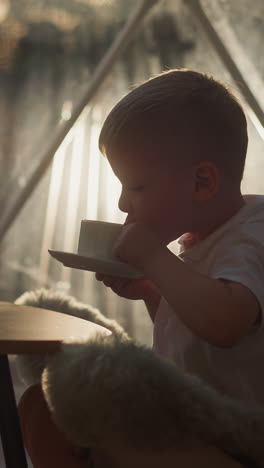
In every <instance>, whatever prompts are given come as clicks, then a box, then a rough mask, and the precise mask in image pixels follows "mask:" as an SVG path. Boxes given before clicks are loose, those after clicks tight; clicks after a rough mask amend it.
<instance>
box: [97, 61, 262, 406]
mask: <svg viewBox="0 0 264 468" xmlns="http://www.w3.org/2000/svg"><path fill="white" fill-rule="evenodd" d="M247 141H248V138H247V124H246V118H245V115H244V112H243V110H242V108H241V105H240V104H239V102H238V101H237V100H236V98H235V97H234V95H233V94H232V93H231V92H230V91H229V90H228V89H226V88H225V87H224V86H223V85H222V84H221V83H219V82H217V81H215V80H214V79H213V78H211V77H208V76H206V75H203V74H201V73H198V72H194V71H190V70H171V71H169V72H166V73H162V74H161V75H158V76H156V77H154V78H152V79H150V80H149V81H147V82H145V83H144V84H142V85H141V86H139V87H137V88H135V89H133V90H132V91H131V92H130V93H129V94H128V95H127V96H125V97H124V98H123V99H122V100H121V101H120V102H119V103H118V104H117V105H116V106H115V107H114V108H113V110H112V111H111V112H110V114H109V115H108V117H107V119H106V121H105V123H104V125H103V128H102V131H101V135H100V140H99V146H100V149H101V151H102V152H103V153H104V154H105V155H106V156H107V158H108V161H109V163H110V165H111V167H112V169H113V171H114V173H115V174H116V176H117V177H118V178H119V180H120V181H121V184H122V193H121V196H120V201H119V208H120V209H121V210H122V211H124V212H126V213H127V218H126V222H125V225H124V228H123V230H122V233H121V235H120V237H119V239H118V240H117V242H116V245H115V248H114V253H115V255H116V256H117V257H118V258H119V259H120V260H122V261H124V262H128V263H129V264H131V265H133V266H134V267H136V268H137V269H139V270H141V271H142V273H143V275H144V277H143V278H142V279H136V280H129V279H122V278H115V277H108V276H103V275H100V274H97V279H98V280H100V281H103V282H104V284H105V285H106V286H108V287H110V288H112V290H113V291H114V292H115V293H117V294H118V295H120V296H122V297H126V298H128V299H143V300H144V301H145V304H146V307H147V309H148V311H149V314H150V316H151V318H152V320H153V322H154V340H153V341H154V342H153V346H154V349H155V350H156V351H157V352H158V353H160V354H161V355H163V356H165V357H167V358H169V359H172V360H174V362H175V364H176V365H177V366H178V367H179V368H181V369H182V370H183V371H187V372H190V373H193V374H196V375H198V376H200V377H201V378H202V379H203V380H205V381H206V382H208V383H209V384H211V385H212V386H214V387H215V388H217V389H218V390H220V391H222V392H224V393H226V394H228V395H230V396H233V397H235V398H239V399H241V400H244V401H252V402H258V403H262V402H264V379H263V377H262V372H260V369H259V363H260V362H261V359H263V358H264V345H262V340H263V339H264V332H263V325H262V311H263V310H264V287H263V286H264V223H263V221H264V197H263V196H253V195H251V196H242V194H241V189H240V184H241V179H242V176H243V170H244V164H245V157H246V151H247ZM179 237H180V239H179V243H180V245H181V252H180V254H179V255H178V256H177V255H174V254H173V253H172V252H171V251H170V250H169V249H168V247H167V245H168V244H169V243H170V242H171V241H174V240H176V239H178V238H179Z"/></svg>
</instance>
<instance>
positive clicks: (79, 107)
mask: <svg viewBox="0 0 264 468" xmlns="http://www.w3.org/2000/svg"><path fill="white" fill-rule="evenodd" d="M158 2H159V0H142V2H141V3H140V4H139V5H138V6H137V7H136V9H135V11H134V12H133V13H132V15H131V17H130V18H129V19H128V21H127V23H126V24H125V26H124V27H123V28H122V30H121V31H120V33H119V34H118V35H117V37H116V39H115V40H114V41H113V43H112V45H111V46H110V48H109V50H108V51H107V52H106V54H105V56H104V57H103V59H102V60H101V62H100V63H99V65H98V66H97V67H96V69H95V72H94V74H93V75H92V77H91V81H90V83H89V85H88V87H87V90H86V92H85V93H84V95H83V96H82V98H81V99H80V100H79V102H77V104H76V106H74V108H73V111H72V115H71V118H70V119H69V120H67V121H64V122H62V123H61V125H60V126H59V128H58V131H57V133H56V134H55V136H54V138H53V140H52V141H51V143H50V144H49V145H48V147H47V148H46V149H45V150H44V152H43V155H42V156H41V157H40V160H39V162H38V163H37V166H36V167H35V168H33V170H32V173H31V174H30V176H29V177H28V180H27V182H26V184H25V186H24V187H23V188H22V189H21V191H20V192H19V193H18V194H17V196H16V197H15V199H14V201H13V203H12V204H11V206H10V207H9V209H8V210H7V211H6V213H5V215H4V217H3V218H2V220H1V221H0V241H1V240H2V239H3V237H4V236H5V234H6V232H7V231H8V229H9V227H10V226H11V225H12V223H13V222H14V221H15V219H16V217H17V216H18V214H19V213H20V211H21V209H22V208H23V206H24V204H25V203H26V201H27V200H28V198H29V196H30V195H31V194H32V192H33V190H34V189H35V188H36V186H37V184H38V182H39V181H40V180H41V178H42V176H43V175H44V173H45V171H46V169H47V168H48V167H49V165H50V163H51V161H52V159H53V156H54V154H55V153H56V151H57V149H58V148H59V146H60V145H61V143H62V142H63V140H64V139H65V137H66V136H67V134H68V132H69V131H70V129H71V128H72V126H73V125H74V123H75V122H76V120H77V119H78V117H79V116H80V114H81V113H82V111H83V109H84V108H85V106H86V105H87V104H88V103H89V102H90V100H91V99H92V98H93V97H94V96H95V94H96V92H97V91H98V89H99V87H100V86H101V84H102V83H103V81H104V80H105V79H106V77H107V75H108V73H109V72H110V71H111V69H112V67H113V65H114V63H115V62H116V61H117V59H118V58H119V57H120V56H121V54H122V53H123V51H124V50H125V48H126V47H127V45H128V44H129V43H130V41H131V39H133V37H134V35H135V33H136V31H137V30H138V28H139V26H140V25H141V24H142V22H143V19H144V18H145V16H146V15H147V13H148V12H149V11H150V9H151V8H152V7H153V6H154V5H155V4H157V3H158Z"/></svg>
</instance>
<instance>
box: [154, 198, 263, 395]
mask: <svg viewBox="0 0 264 468" xmlns="http://www.w3.org/2000/svg"><path fill="white" fill-rule="evenodd" d="M245 201H246V204H245V205H244V206H243V207H242V208H241V209H240V210H239V212H238V213H237V214H236V215H235V216H233V217H232V218H231V219H229V220H228V221H227V222H226V223H225V224H223V225H222V226H221V227H220V228H219V229H217V230H216V231H215V232H213V233H212V234H211V235H209V236H208V237H207V238H206V239H204V240H203V241H201V242H200V243H198V244H197V245H194V246H193V247H191V248H189V249H187V250H184V246H181V247H182V248H181V251H180V254H179V257H180V258H181V259H182V260H183V261H184V262H186V263H187V264H189V265H190V266H191V267H192V268H193V269H194V270H196V271H198V272H200V273H203V274H205V275H207V276H209V277H212V278H216V279H217V278H222V279H227V280H231V281H236V282H239V283H241V284H243V285H245V286H247V287H248V288H249V289H250V290H251V291H252V293H253V294H255V296H256V298H257V300H258V302H259V304H260V307H261V312H262V316H261V322H260V325H259V326H258V327H257V328H256V329H255V330H252V332H251V333H250V334H248V335H247V336H245V337H244V338H243V339H241V341H240V342H239V343H238V344H236V345H235V346H232V347H228V348H224V347H218V346H213V345H210V344H208V343H207V342H205V341H203V340H202V339H200V338H199V337H197V336H196V335H194V334H193V333H192V332H191V330H190V329H188V328H187V327H186V326H185V325H184V323H183V322H182V321H181V320H180V318H179V317H178V316H177V311H174V310H173V309H172V308H171V307H170V305H169V304H168V303H167V302H166V301H165V299H164V298H162V299H161V302H160V305H159V307H158V310H157V313H156V317H155V322H154V338H153V348H154V350H155V351H156V352H158V353H159V354H161V355H162V356H164V357H167V358H169V359H172V360H173V361H174V362H175V364H176V365H177V366H178V367H179V368H180V369H182V370H183V371H187V372H189V373H192V374H195V375H197V376H199V377H201V378H202V379H203V380H204V381H206V382H207V383H209V384H211V385H212V386H214V387H215V388H217V389H218V390H220V391H222V392H224V393H226V394H228V395H230V396H232V397H235V398H239V399H241V400H244V401H248V402H249V401H252V402H258V403H264V323H263V322H264V320H262V317H264V196H262V195H248V196H245ZM179 243H180V244H181V243H182V238H181V239H180V240H179Z"/></svg>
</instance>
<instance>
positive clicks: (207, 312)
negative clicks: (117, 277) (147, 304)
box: [114, 223, 260, 346]
mask: <svg viewBox="0 0 264 468" xmlns="http://www.w3.org/2000/svg"><path fill="white" fill-rule="evenodd" d="M114 252H115V254H116V255H117V256H118V257H119V258H121V260H123V261H127V262H128V263H130V264H131V265H133V266H135V267H136V268H138V269H140V270H141V271H143V272H144V273H145V275H146V276H147V277H148V278H150V279H151V281H153V283H154V284H155V285H156V286H157V288H158V289H159V290H160V292H161V294H162V296H164V298H165V299H166V300H167V302H168V303H169V304H170V305H171V306H172V308H173V309H174V310H175V312H176V313H177V315H178V316H179V317H180V318H181V320H182V321H183V322H184V324H185V325H186V326H187V327H188V328H190V329H191V330H192V331H193V333H195V334H196V335H198V336H199V337H201V338H202V339H204V340H206V341H207V342H209V343H211V344H214V345H218V346H232V345H233V344H235V343H236V342H238V341H239V340H240V339H241V338H242V337H243V336H245V335H246V334H248V333H249V332H250V331H251V330H252V328H253V327H254V325H255V324H256V322H257V320H258V317H259V313H260V306H259V303H258V301H257V299H256V297H255V296H254V294H253V293H252V292H251V291H250V290H249V289H248V288H247V287H245V286H243V285H242V284H239V283H235V282H231V281H224V280H218V279H213V278H210V277H207V276H204V275H202V274H200V273H197V272H195V271H194V270H192V269H191V268H190V267H188V266H187V265H186V264H185V263H183V262H182V261H181V260H180V259H179V258H178V257H177V256H176V255H174V254H173V253H172V252H171V251H170V250H169V249H168V248H167V247H166V246H164V245H162V243H161V241H160V239H158V238H157V237H156V236H155V235H154V234H153V233H151V232H150V231H149V230H148V229H147V228H145V226H143V225H141V224H137V223H135V224H129V225H127V226H125V228H124V229H123V232H122V234H121V236H120V237H119V239H118V241H117V243H116V246H115V250H114Z"/></svg>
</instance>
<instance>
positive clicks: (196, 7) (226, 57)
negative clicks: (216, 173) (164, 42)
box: [186, 0, 264, 131]
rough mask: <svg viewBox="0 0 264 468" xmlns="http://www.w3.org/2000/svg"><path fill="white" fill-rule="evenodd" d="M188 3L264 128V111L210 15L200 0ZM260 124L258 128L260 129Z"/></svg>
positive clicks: (191, 0)
mask: <svg viewBox="0 0 264 468" xmlns="http://www.w3.org/2000/svg"><path fill="white" fill-rule="evenodd" d="M186 4H187V5H188V6H189V8H190V10H191V11H192V12H193V14H194V15H195V17H196V18H197V19H198V20H199V21H200V23H201V26H202V28H203V29H204V31H205V33H206V34H207V36H208V38H209V40H210V42H211V44H212V46H213V47H214V49H215V50H216V52H217V54H218V55H219V57H220V59H221V60H222V62H223V63H224V65H225V66H226V68H227V70H228V71H229V73H230V75H231V76H232V78H233V79H234V81H235V83H236V86H237V87H238V88H239V90H240V92H241V94H242V96H243V97H244V99H245V101H246V102H247V104H248V106H249V107H250V109H251V111H252V112H253V113H254V115H255V117H256V119H257V121H258V123H259V126H262V128H263V127H264V112H263V110H262V108H261V106H260V105H259V103H258V101H257V99H256V98H255V96H254V95H253V93H252V92H251V90H250V88H249V86H248V84H247V83H246V81H245V80H244V77H243V75H242V73H241V72H240V70H239V68H238V67H237V66H236V64H235V62H234V61H233V59H232V57H231V55H230V53H229V52H228V50H227V48H226V47H225V45H224V44H223V42H222V41H221V39H220V37H219V36H218V34H217V32H216V30H215V29H214V27H213V26H212V24H211V23H210V21H209V19H208V17H207V16H206V14H205V12H204V10H203V8H202V6H201V3H200V0H188V1H187V2H186ZM253 123H255V122H253ZM259 126H258V128H257V130H258V131H259Z"/></svg>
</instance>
